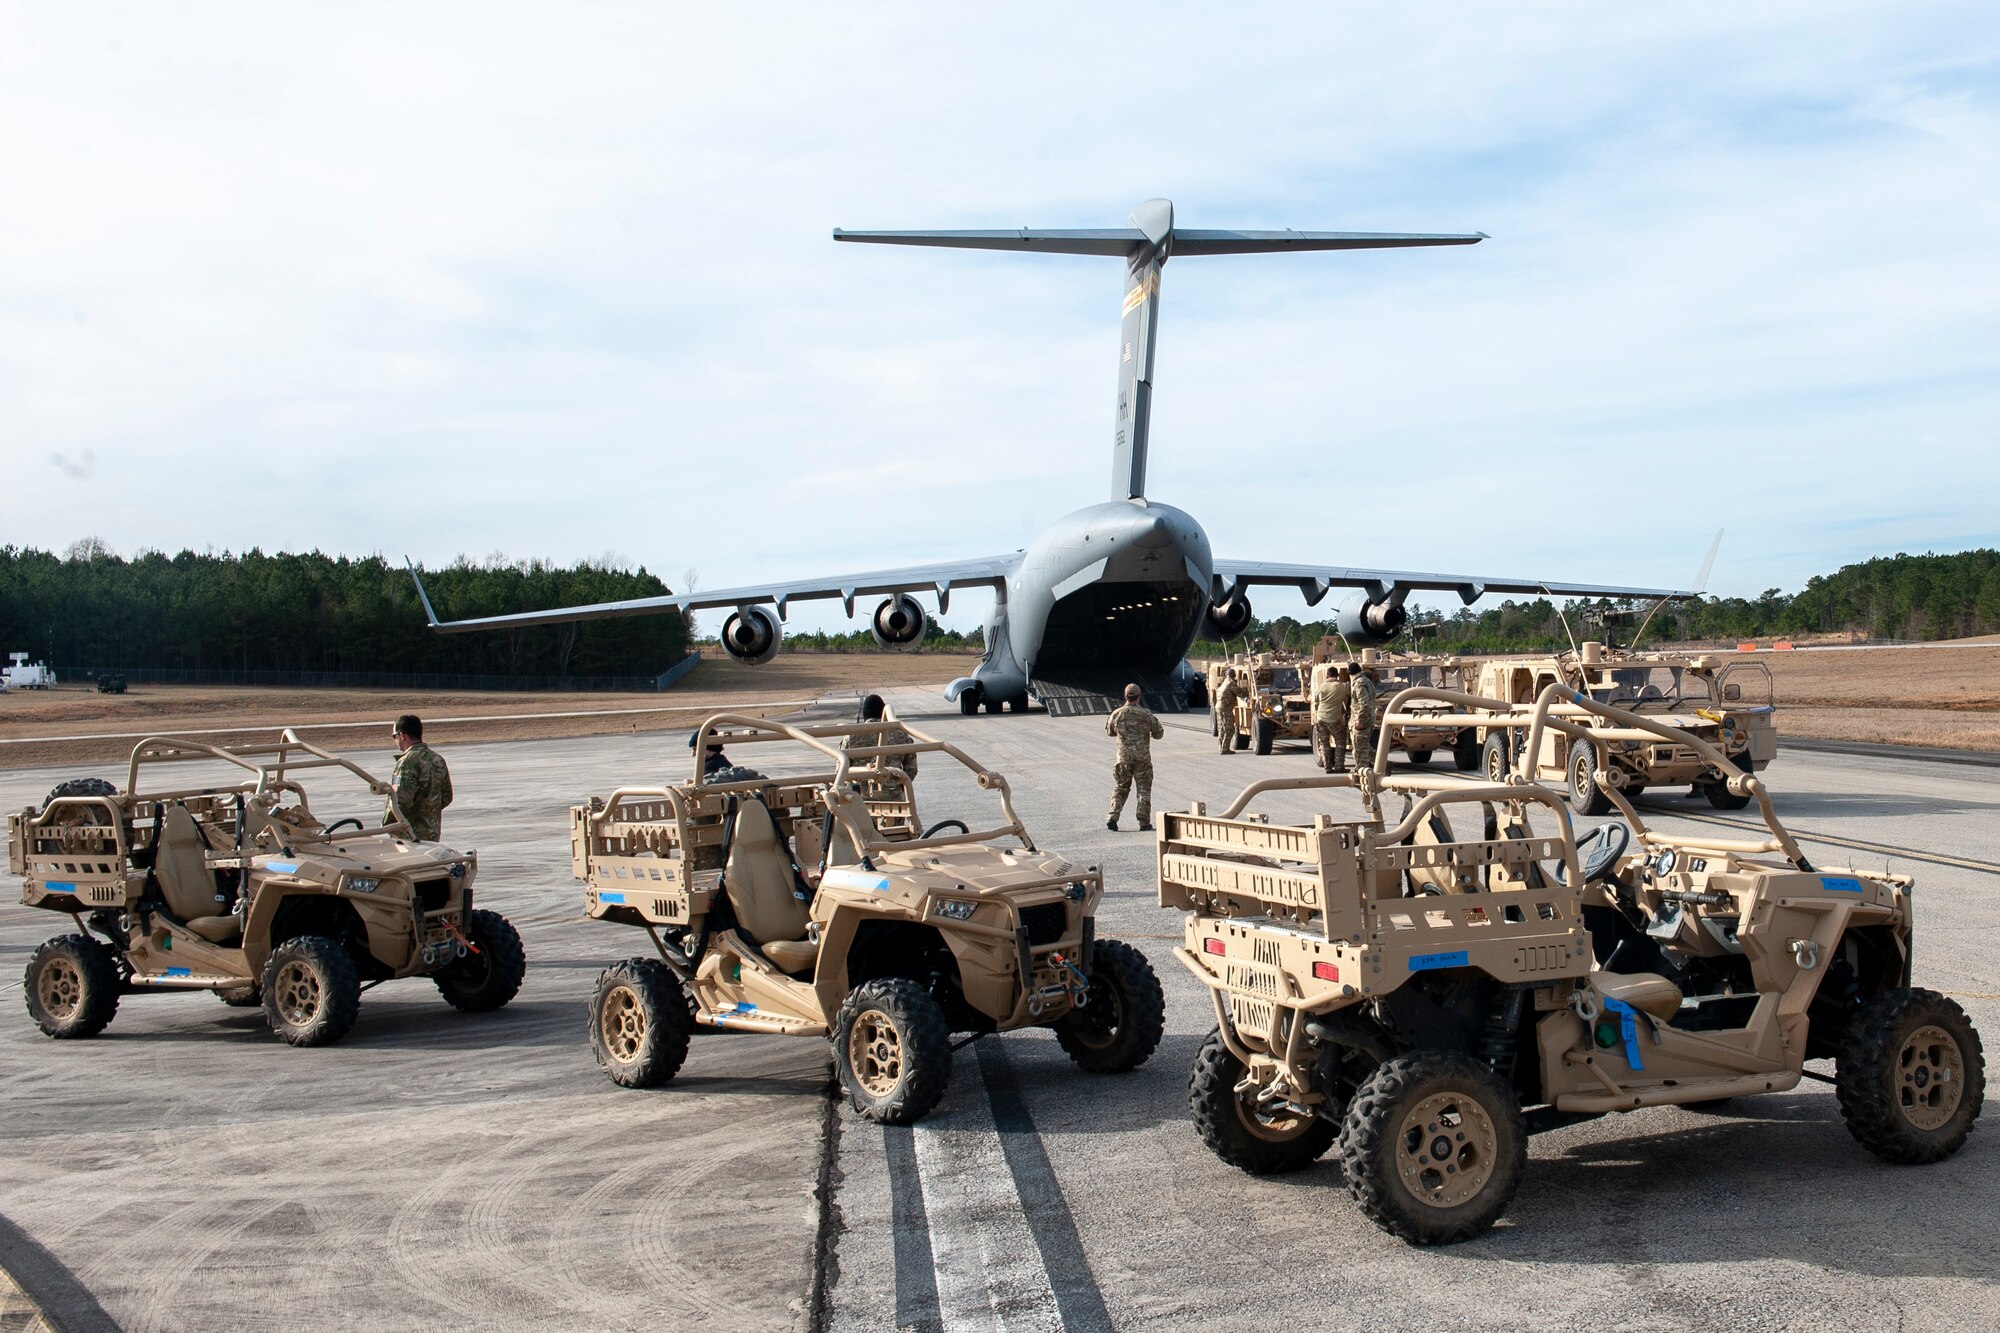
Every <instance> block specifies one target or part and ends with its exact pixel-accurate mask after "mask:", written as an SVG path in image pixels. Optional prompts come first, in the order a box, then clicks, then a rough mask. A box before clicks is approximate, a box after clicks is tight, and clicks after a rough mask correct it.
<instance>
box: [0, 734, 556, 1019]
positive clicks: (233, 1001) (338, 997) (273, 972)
mask: <svg viewBox="0 0 2000 1333" xmlns="http://www.w3.org/2000/svg"><path fill="white" fill-rule="evenodd" d="M203 761H207V762H206V763H204V762H203ZM329 769H331V770H338V771H340V772H344V773H346V774H347V775H349V776H351V777H353V778H355V779H358V782H357V783H353V784H347V785H349V786H350V787H351V788H352V789H353V793H354V794H360V793H362V792H365V793H370V794H373V795H375V796H382V795H385V794H387V793H388V792H389V788H388V786H387V785H386V784H384V783H382V782H380V781H378V780H377V779H375V778H374V777H371V776H370V775H369V774H368V773H366V772H365V771H363V770H362V769H361V768H360V767H359V766H358V765H356V764H354V763H352V762H351V761H349V760H346V759H342V758H339V757H338V756H335V755H332V754H328V753H327V752H326V751H324V750H321V749H319V748H318V747H316V746H313V745H309V744H307V743H306V742H304V741H301V740H299V739H298V738H297V737H296V736H295V735H293V734H292V733H291V732H289V731H288V732H286V733H284V735H283V737H282V738H281V739H279V740H277V741H274V742H269V743H264V744H248V745H231V746H223V745H209V744H205V743H204V742H201V741H195V740H177V739H173V738H171V737H156V738H153V739H149V740H145V741H142V742H140V743H139V745H138V746H137V747H136V748H134V749H133V751H132V761H131V765H130V767H129V768H128V769H127V771H126V780H125V785H124V787H123V788H122V789H121V788H118V787H114V786H113V785H112V784H110V783H108V782H104V781H102V780H100V779H95V778H84V779H78V780H76V781H72V782H66V783H64V784H63V785H62V786H60V787H57V788H56V789H55V790H54V791H53V792H51V793H49V797H48V799H47V800H46V801H45V802H44V803H43V804H42V806H41V807H40V808H39V809H33V808H30V809H27V810H23V811H22V812H21V813H19V814H17V815H10V816H8V819H7V832H8V844H7V846H8V868H9V869H10V870H11V871H13V873H15V874H17V875H20V876H23V886H22V890H21V901H22V902H23V903H25V904H26V905H28V906H29V907H40V908H45V909H47V910H49V911H53V912H64V913H67V914H68V915H69V916H70V917H71V918H72V919H73V920H74V921H75V922H76V926H77V933H76V934H73V935H63V936H60V937H58V938H56V939H52V940H50V941H49V942H48V943H46V944H44V945H42V947H41V948H39V949H37V950H35V953H34V957H33V958H31V959H30V960H29V962H28V973H27V979H26V982H25V986H26V989H27V1001H28V1013H29V1014H30V1015H31V1016H32V1017H33V1018H34V1020H35V1024H36V1026H37V1027H39V1028H41V1030H42V1031H43V1032H45V1033H47V1034H48V1035H49V1036H51V1037H91V1036H95V1035H96V1034H97V1033H99V1032H101V1031H103V1030H104V1027H105V1025H106V1024H108V1023H109V1022H110V1021H111V1019H112V1017H113V1016H114V1015H115V1014H116V1013H117V1011H118V1001H119V997H120V996H123V995H135V994H147V993H157V992H162V991H214V992H216V993H217V994H219V995H220V996H221V998H222V1000H223V1002H224V1003H225V1004H230V1005H237V1006H242V1007H248V1006H251V1005H256V1004H262V1006H263V1008H264V1014H265V1017H266V1018H267V1019H269V1020H270V1024H271V1030H272V1031H273V1032H275V1033H277V1035H278V1036H280V1037H282V1038H283V1039H284V1040H285V1041H287V1042H289V1043H291V1044H292V1045H294V1046H325V1045H328V1044H330V1043H332V1042H336V1041H339V1040H340V1038H341V1037H342V1036H343V1035H345V1034H346V1032H347V1030H348V1029H349V1028H350V1027H352V1026H353V1025H354V1020H355V1017H356V1015H357V1014H358V1013H359V1011H360V1004H361V992H362V991H363V990H365V989H367V988H368V987H370V986H373V985H375V984H377V983H378V982H383V981H388V980H391V979H393V978H397V977H410V976H427V977H429V978H431V979H432V980H433V981H434V982H436V983H437V988H438V989H439V990H440V991H442V992H443V994H444V998H445V999H446V1000H447V1001H449V1002H450V1003H451V1004H452V1005H454V1006H456V1007H457V1008H459V1009H462V1010H466V1011H469V1012H479V1011H485V1010H491V1009H498V1008H499V1007H500V1006H502V1005H504V1004H506V1003H507V1001H509V1000H511V999H513V998H514V993H515V992H516V991H517V990H519V989H520V986H521V977H522V973H523V971H524V970H525V968H526V966H527V962H526V958H525V956H524V954H523V953H522V949H521V938H520V936H519V935H517V934H515V932H514V928H513V926H511V925H509V924H508V922H507V920H506V918H504V917H502V916H500V915H498V914H497V913H494V912H488V911H483V910H482V911H475V910H473V906H472V881H473V878H474V876H475V874H476V872H477V869H478V857H477V856H476V855H475V854H474V853H471V852H457V851H453V850H452V849H451V848H449V847H442V846H439V845H437V844H436V843H425V842H419V841H417V839H416V838H415V837H414V836H413V835H412V833H411V831H410V826H409V824H408V822H407V821H405V820H403V819H402V818H401V817H400V815H399V817H398V819H397V820H396V822H395V823H392V824H387V825H380V826H377V827H369V826H368V825H367V824H366V823H364V820H363V818H362V817H348V818H341V819H335V820H333V821H332V822H331V823H328V822H326V821H325V820H324V819H323V818H322V817H321V816H320V815H319V814H317V813H315V812H314V811H313V810H312V809H311V807H310V806H309V805H308V804H307V802H306V792H305V788H304V787H303V786H302V785H301V784H300V783H299V781H298V780H297V779H298V776H299V775H301V774H304V773H308V772H311V771H313V770H329ZM190 770H198V771H190ZM232 779H233V780H232ZM375 810H379V807H376V808H375ZM375 810H371V811H370V814H371V815H372V814H374V813H375Z"/></svg>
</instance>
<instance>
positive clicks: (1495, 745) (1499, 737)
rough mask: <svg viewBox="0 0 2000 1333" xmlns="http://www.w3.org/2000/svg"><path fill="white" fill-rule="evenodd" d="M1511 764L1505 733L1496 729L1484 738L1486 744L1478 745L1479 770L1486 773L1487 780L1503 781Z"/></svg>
mask: <svg viewBox="0 0 2000 1333" xmlns="http://www.w3.org/2000/svg"><path fill="white" fill-rule="evenodd" d="M1511 765H1512V757H1511V751H1510V750H1509V748H1508V745H1507V735H1506V733H1505V732H1500V731H1496V732H1494V733H1493V734H1492V735H1491V736H1488V737H1487V738H1486V744H1484V745H1482V746H1480V747H1479V771H1480V772H1482V773H1484V774H1485V775H1486V780H1487V781H1488V782H1505V781H1506V780H1507V770H1508V768H1509V767H1510V766H1511Z"/></svg>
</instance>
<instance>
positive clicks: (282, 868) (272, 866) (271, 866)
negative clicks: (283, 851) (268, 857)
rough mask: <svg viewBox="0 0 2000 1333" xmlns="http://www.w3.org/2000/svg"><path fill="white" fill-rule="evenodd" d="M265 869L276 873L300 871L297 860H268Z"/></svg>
mask: <svg viewBox="0 0 2000 1333" xmlns="http://www.w3.org/2000/svg"><path fill="white" fill-rule="evenodd" d="M264 869H266V870H268V871H270V872H271V873H272V874H274V875H296V874H298V873H299V863H298V862H297V861H266V862H265V863H264Z"/></svg>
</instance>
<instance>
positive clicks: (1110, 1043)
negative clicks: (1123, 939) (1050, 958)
mask: <svg viewBox="0 0 2000 1333" xmlns="http://www.w3.org/2000/svg"><path fill="white" fill-rule="evenodd" d="M1166 1015H1167V997H1166V995H1165V994H1164V993H1163V992H1162V991H1161V990H1160V979H1159V977H1157V976H1155V975H1154V974H1153V965H1152V964H1151V963H1149V962H1147V961H1146V955H1145V954H1142V953H1140V952H1139V951H1138V950H1137V949H1135V948H1133V947H1132V946H1131V945H1129V944H1123V943H1120V942H1119V941H1117V940H1099V941H1097V943H1096V944H1094V945H1093V946H1091V955H1090V994H1089V996H1088V998H1087V999H1086V1000H1085V1001H1084V1003H1083V1005H1082V1006H1081V1007H1080V1008H1076V1009H1072V1010H1070V1011H1069V1013H1067V1014H1065V1015H1064V1016H1063V1017H1062V1018H1061V1019H1060V1020H1059V1021H1057V1023H1056V1024H1055V1033H1056V1043H1057V1044H1058V1045H1059V1046H1061V1047H1062V1048H1063V1050H1064V1052H1065V1053H1067V1054H1068V1056H1069V1058H1070V1059H1072V1060H1074V1061H1075V1062H1076V1065H1077V1068H1079V1069H1087V1070H1089V1071H1090V1072H1091V1073H1093V1074H1122V1073H1124V1072H1125V1071H1126V1070H1128V1069H1137V1068H1138V1067H1139V1066H1140V1065H1142V1064H1145V1063H1146V1057H1148V1056H1150V1055H1151V1054H1152V1053H1153V1051H1154V1048H1156V1047H1157V1046H1159V1044H1160V1036H1161V1034H1162V1033H1164V1032H1165V1031H1166V1030H1167V1019H1166Z"/></svg>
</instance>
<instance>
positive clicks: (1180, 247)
mask: <svg viewBox="0 0 2000 1333" xmlns="http://www.w3.org/2000/svg"><path fill="white" fill-rule="evenodd" d="M833 238H834V239H835V240H836V241H854V242H867V243H871V244H878V245H930V246H947V247H955V248H960V249H974V250H1027V251H1033V252H1036V253H1042V254H1068V255H1104V256H1109V257H1113V258H1119V259H1123V260H1124V261H1125V316H1124V327H1123V329H1122V330H1121V332H1120V337H1119V355H1118V413H1117V420H1116V427H1115V431H1114V434H1113V437H1112V466H1111V473H1112V475H1111V481H1112V489H1111V498H1110V499H1109V500H1106V501H1104V502H1103V503H1101V504H1094V505H1091V506H1089V507H1088V508H1084V509H1079V510H1077V511H1076V512H1075V513H1073V514H1070V515H1067V516H1066V517H1064V518H1061V519H1058V520H1057V521H1056V522H1055V523H1054V524H1053V525H1051V526H1050V527H1049V528H1048V529H1047V530H1046V531H1044V532H1043V533H1042V534H1041V535H1040V536H1038V537H1036V538H1035V540H1034V541H1033V542H1031V543H1029V545H1028V547H1027V549H1025V550H1021V551H1014V552H1011V553H1009V554H1006V555H994V556H985V557H980V558H975V559H970V560H956V561H947V562H944V563H941V564H931V565H913V566H909V567H907V568H903V569H878V570H869V571H866V572H863V573H857V574H844V575H839V576H836V577H833V578H820V579H801V580H798V581H796V582H791V583H773V584H765V585H762V586H757V587H743V588H721V589H716V590H713V591H702V592H693V593H683V594H678V595H674V596H664V597H641V598H635V599H632V600H629V601H622V602H601V603H598V604H596V605H594V606H572V607H561V608H557V609H554V610H548V611H527V612H522V613H520V614H518V615H503V616H483V617H480V618H478V619H474V620H454V621H445V622H440V621H439V620H438V618H437V614H436V612H435V611H434V610H433V609H432V607H431V604H430V599H429V597H428V596H423V584H422V581H421V580H419V581H418V584H417V591H418V594H419V595H420V596H423V602H424V613H425V615H426V616H428V617H429V619H430V623H431V625H432V627H433V628H435V629H439V630H445V631H454V632H456V631H466V630H483V629H501V628H514V627H517V626H522V625H545V624H554V623H559V622H564V621H573V620H594V619H600V618H604V617H610V616H636V615H651V614H657V613H659V612H664V611H695V610H701V609H704V608H720V607H727V608H729V609H730V612H731V614H730V616H729V618H728V620H726V621H725V622H724V623H723V626H722V633H721V640H722V646H723V648H724V649H725V650H726V651H727V652H728V653H729V654H730V655H731V656H732V657H735V658H737V659H739V660H741V661H745V662H753V663H761V662H768V661H770V660H771V658H772V657H773V656H775V655H776V654H777V651H778V643H779V640H780V638H781V637H782V634H783V629H782V625H783V622H784V620H785V617H786V612H787V610H788V608H789V607H790V605H791V604H792V603H793V602H803V601H808V600H812V599H823V598H834V597H837V598H839V599H840V602H841V605H842V607H843V608H844V609H845V610H846V612H847V614H848V615H850V616H851V615H853V614H854V602H855V599H856V598H857V597H874V596H878V595H879V596H883V598H884V600H883V601H882V602H881V603H880V604H879V605H878V606H877V607H876V608H875V612H874V615H873V619H872V622H871V625H870V628H871V629H872V630H873V632H874V636H875V640H876V642H877V643H879V644H881V645H882V646H884V647H889V648H905V647H914V646H915V645H916V644H918V643H919V642H921V641H922V639H923V637H924V632H925V629H926V627H927V625H928V617H927V616H926V614H925V611H924V609H923V608H922V607H921V606H920V605H919V604H918V603H917V600H916V598H915V596H914V595H913V594H916V593H930V594H933V595H935V596H936V598H937V606H938V611H939V613H940V614H942V613H943V612H944V611H945V610H946V609H948V608H949V606H950V602H951V595H952V593H953V592H955V591H957V590H959V589H962V588H991V589H993V611H992V614H991V615H990V616H989V617H988V619H987V622H986V654H985V657H984V658H983V659H982V660H981V661H980V663H979V665H978V667H976V668H975V669H974V670H973V673H972V674H971V675H970V676H966V677H963V678H961V679H959V680H955V681H953V682H952V683H951V685H950V686H949V687H948V688H947V689H946V692H945V693H946V697H947V698H951V699H955V700H957V702H958V704H959V707H960V709H961V710H962V711H964V712H966V713H973V712H977V711H978V709H979V707H980V705H982V704H984V705H985V706H986V709H987V711H988V712H999V711H1000V709H1001V707H1002V706H1003V705H1006V706H1011V707H1013V708H1015V709H1017V710H1018V709H1022V708H1025V707H1026V706H1027V702H1028V697H1029V696H1030V695H1031V694H1032V695H1034V696H1035V697H1036V698H1038V699H1039V700H1040V701H1041V702H1042V704H1043V706H1044V707H1046V708H1048V709H1049V710H1050V711H1051V712H1058V713H1072V712H1095V711H1103V710H1104V709H1105V708H1107V707H1108V706H1109V704H1110V703H1112V702H1115V699H1116V695H1117V693H1118V692H1119V691H1120V690H1121V689H1123V687H1124V685H1125V684H1126V683H1127V682H1128V681H1137V682H1139V683H1140V685H1141V687H1142V688H1143V689H1144V690H1145V693H1146V695H1147V699H1148V702H1149V703H1151V704H1153V705H1154V706H1155V707H1157V708H1163V709H1168V710H1173V711H1178V710H1179V709H1181V708H1183V707H1186V706H1189V705H1198V704H1199V703H1200V701H1201V683H1200V680H1199V678H1198V677H1197V676H1196V675H1195V673H1194V672H1193V670H1192V669H1191V668H1190V667H1189V666H1188V664H1187V662H1186V653H1187V650H1188V646H1189V645H1190V644H1191V643H1192V642H1193V641H1194V638H1195V636H1196V634H1197V632H1198V631H1200V630H1201V629H1202V628H1203V627H1204V624H1205V625H1206V627H1207V629H1208V632H1209V634H1210V635H1212V636H1213V637H1215V638H1218V639H1227V638H1231V637H1233V636H1235V635H1237V634H1239V633H1241V632H1242V630H1243V628H1244V626H1245V625H1247V624H1248V623H1249V621H1250V614H1251V612H1250V600H1249V598H1248V596H1247V595H1246V591H1245V590H1246V589H1248V588H1250V587H1252V586H1256V585H1271V586H1287V587H1294V588H1297V589H1298V590H1299V591H1300V592H1301V593H1303V594H1304V596H1305V599H1306V603H1307V605H1309V606H1317V605H1318V604H1319V603H1320V601H1321V600H1322V599H1323V598H1325V596H1326V595H1327V593H1328V592H1329V591H1331V590H1332V589H1334V588H1348V589H1353V590H1354V591H1353V592H1352V593H1350V595H1349V596H1348V598H1347V600H1346V601H1345V602H1343V603H1342V604H1341V606H1340V608H1339V611H1338V614H1337V616H1336V621H1337V624H1338V626H1339V629H1340V632H1341V633H1342V634H1344V635H1345V636H1347V639H1348V641H1349V642H1350V643H1352V644H1354V645H1355V646H1357V647H1358V646H1362V645H1370V644H1380V643H1385V642H1387V641H1388V640H1390V639H1392V638H1394V637H1395V635H1396V633H1397V631H1399V630H1400V629H1401V628H1402V626H1403V622H1404V619H1405V612H1404V609H1403V602H1404V599H1405V598H1406V597H1408V596H1409V594H1410V593H1412V592H1415V591H1418V590H1437V591H1449V592H1455V593H1457V594H1458V596H1459V597H1460V598H1461V599H1462V600H1463V601H1464V602H1466V603H1468V604H1469V603H1471V602H1473V601H1474V600H1476V599H1477V598H1479V597H1480V596H1481V595H1483V594H1485V593H1489V592H1495V593H1539V594H1545V595H1549V596H1581V597H1680V596H1687V595H1688V594H1686V593H1678V592H1673V591H1670V590H1666V589H1659V588H1619V587H1602V586H1598V585H1594V584H1585V583H1558V582H1551V581H1548V580H1544V579H1521V578H1501V577H1497V576H1493V575H1484V574H1427V573H1416V572H1412V571H1407V570H1394V569H1358V568H1348V567H1344V566H1330V565H1295V564H1271V563H1265V562H1259V561H1248V560H1217V559H1215V558H1214V556H1213V555H1212V554H1211V553H1210V550H1209V542H1208V534H1207V533H1205V532H1203V531H1202V528H1201V524H1199V523H1197V522H1195V520H1194V518H1193V517H1192V516H1191V515H1189V514H1187V513H1186V512H1184V511H1183V510H1179V509H1176V508H1174V507H1173V506H1171V505H1164V504H1160V503H1157V502H1156V501H1153V500H1149V499H1147V498H1146V450H1147V442H1148V433H1147V425H1148V421H1149V419H1150V416H1151V407H1152V397H1153V342H1154V339H1155V336H1156V335H1157V332H1158V326H1159V309H1160V272H1161V269H1162V268H1164V267H1165V265H1166V262H1167V260H1168V258H1169V257H1171V256H1175V255H1240V254H1262V253H1275V252H1279V251H1293V250H1377V249H1394V248H1400V247H1406V246H1419V245H1474V244H1477V243H1478V242H1480V241H1482V240H1484V239H1486V237H1485V234H1484V233H1483V232H1473V233H1469V234H1462V235H1451V234H1441V235H1440V234H1423V233H1400V232H1343V231H1206V230H1200V231H1198V230H1191V229H1186V228H1177V227H1175V226H1174V207H1173V205H1172V204H1171V203H1169V202H1168V201H1167V200H1165V199H1152V200H1148V201H1147V202H1146V203H1143V204H1141V205H1139V207H1138V208H1137V209H1135V210H1133V213H1132V217H1131V225H1130V226H1129V227H1123V228H1114V229H1105V230H1077V231H1033V230H1028V229H1018V230H1009V231H841V230H839V229H836V230H835V231H834V233H833ZM411 575H412V577H415V575H416V571H415V569H414V568H412V570H411ZM773 609H775V614H773Z"/></svg>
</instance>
